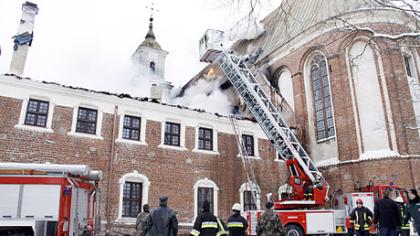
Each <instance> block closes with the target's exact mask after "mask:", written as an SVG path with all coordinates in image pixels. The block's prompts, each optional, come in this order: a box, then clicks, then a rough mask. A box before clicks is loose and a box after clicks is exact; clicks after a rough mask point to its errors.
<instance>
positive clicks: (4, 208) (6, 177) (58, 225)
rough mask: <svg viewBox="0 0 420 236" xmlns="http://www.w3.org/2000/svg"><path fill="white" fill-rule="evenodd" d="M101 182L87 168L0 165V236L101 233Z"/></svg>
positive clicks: (20, 164)
mask: <svg viewBox="0 0 420 236" xmlns="http://www.w3.org/2000/svg"><path fill="white" fill-rule="evenodd" d="M101 178H102V172H101V171H94V170H91V169H90V168H89V167H88V166H86V165H58V164H49V163H46V164H26V163H0V193H1V194H0V235H25V236H26V235H34V236H47V235H48V236H51V235H54V236H67V235H80V234H81V233H82V232H83V230H84V229H85V227H86V226H87V225H91V226H92V227H93V228H94V229H95V230H94V232H95V233H96V232H98V231H99V230H98V229H99V228H98V227H99V226H100V221H99V218H98V216H99V196H100V194H99V190H98V182H99V181H100V180H101Z"/></svg>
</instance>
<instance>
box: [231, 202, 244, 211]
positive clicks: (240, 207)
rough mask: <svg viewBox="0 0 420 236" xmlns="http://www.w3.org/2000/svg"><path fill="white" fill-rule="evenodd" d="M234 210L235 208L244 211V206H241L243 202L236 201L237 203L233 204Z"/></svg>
mask: <svg viewBox="0 0 420 236" xmlns="http://www.w3.org/2000/svg"><path fill="white" fill-rule="evenodd" d="M232 210H234V211H242V206H241V204H239V203H235V204H233V206H232Z"/></svg>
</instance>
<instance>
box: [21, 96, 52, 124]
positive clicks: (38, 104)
mask: <svg viewBox="0 0 420 236" xmlns="http://www.w3.org/2000/svg"><path fill="white" fill-rule="evenodd" d="M31 101H34V102H36V103H37V105H36V111H29V106H30V103H31ZM41 103H46V104H47V111H46V113H41V112H40V111H39V108H40V105H41ZM49 108H50V102H49V101H45V100H41V99H35V98H29V100H28V103H27V105H26V112H25V121H24V125H29V126H35V127H40V128H47V123H48V113H49ZM29 113H30V114H33V115H35V124H29V123H27V121H28V114H29ZM39 116H45V123H44V125H37V123H38V117H39Z"/></svg>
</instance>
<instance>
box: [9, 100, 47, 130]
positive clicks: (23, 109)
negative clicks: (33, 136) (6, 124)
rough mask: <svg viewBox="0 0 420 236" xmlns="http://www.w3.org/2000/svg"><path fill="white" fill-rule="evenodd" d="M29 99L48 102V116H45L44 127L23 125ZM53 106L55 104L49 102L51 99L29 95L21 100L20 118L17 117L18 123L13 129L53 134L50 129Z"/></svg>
mask: <svg viewBox="0 0 420 236" xmlns="http://www.w3.org/2000/svg"><path fill="white" fill-rule="evenodd" d="M30 99H36V100H41V101H45V102H48V116H47V124H46V126H45V127H39V126H32V125H26V124H25V118H26V112H27V109H28V102H29V100H30ZM54 106H55V104H54V103H53V102H51V99H50V98H49V97H44V96H38V95H30V96H29V97H27V98H24V99H22V107H21V109H20V116H19V120H18V123H17V124H16V125H15V128H17V129H23V130H30V131H38V132H46V133H54V130H53V129H52V128H51V126H52V120H53V113H54Z"/></svg>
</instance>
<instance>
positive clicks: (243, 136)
mask: <svg viewBox="0 0 420 236" xmlns="http://www.w3.org/2000/svg"><path fill="white" fill-rule="evenodd" d="M244 138H246V139H244ZM247 140H248V141H249V140H250V141H251V143H248V142H247ZM242 142H243V143H244V146H245V149H246V151H247V155H248V156H250V157H255V140H254V136H253V135H250V134H242ZM248 147H250V148H251V153H250V152H249V151H250V150H248Z"/></svg>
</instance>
